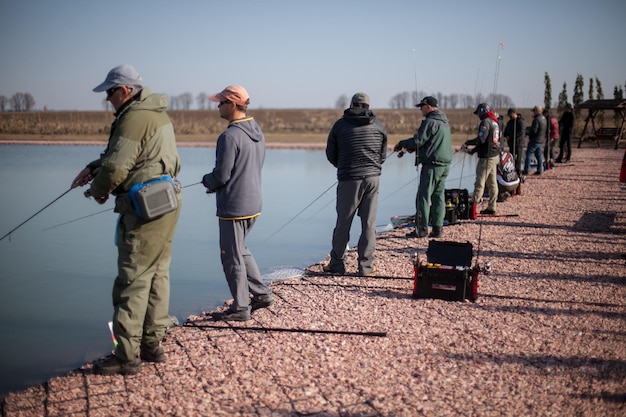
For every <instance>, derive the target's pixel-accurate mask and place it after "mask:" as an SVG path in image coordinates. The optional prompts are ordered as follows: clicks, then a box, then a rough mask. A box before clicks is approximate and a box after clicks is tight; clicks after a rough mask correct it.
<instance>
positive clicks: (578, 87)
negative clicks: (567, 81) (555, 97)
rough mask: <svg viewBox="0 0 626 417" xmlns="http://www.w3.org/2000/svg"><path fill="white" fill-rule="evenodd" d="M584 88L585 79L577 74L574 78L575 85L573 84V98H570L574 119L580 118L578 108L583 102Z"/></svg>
mask: <svg viewBox="0 0 626 417" xmlns="http://www.w3.org/2000/svg"><path fill="white" fill-rule="evenodd" d="M584 86H585V79H584V78H583V76H582V75H580V74H578V75H577V76H576V83H575V84H574V96H573V98H572V105H573V106H574V114H575V115H576V119H577V120H578V117H579V116H580V109H579V108H578V106H579V105H580V104H582V102H583V101H584V98H583V87H584Z"/></svg>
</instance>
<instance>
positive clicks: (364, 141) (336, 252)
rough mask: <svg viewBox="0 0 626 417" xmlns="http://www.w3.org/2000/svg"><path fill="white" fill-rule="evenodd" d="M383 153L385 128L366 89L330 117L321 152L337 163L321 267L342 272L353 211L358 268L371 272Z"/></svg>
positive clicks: (367, 272) (333, 162) (372, 269)
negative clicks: (331, 225)
mask: <svg viewBox="0 0 626 417" xmlns="http://www.w3.org/2000/svg"><path fill="white" fill-rule="evenodd" d="M386 155H387V131H386V130H385V126H383V124H382V123H381V122H380V121H379V120H378V119H377V118H376V116H375V115H374V113H373V112H372V110H371V109H370V98H369V97H368V95H367V94H365V93H356V94H354V95H353V96H352V100H351V102H350V107H349V108H347V109H346V110H344V112H343V117H342V118H341V119H339V120H337V121H336V122H335V124H334V125H333V127H332V128H331V130H330V132H329V133H328V140H327V142H326V158H327V159H328V162H330V163H331V164H332V165H333V166H334V167H335V168H337V180H338V182H337V206H336V209H337V221H336V223H335V229H334V230H333V237H332V249H331V251H330V261H329V263H328V264H327V265H324V266H323V269H324V271H325V272H329V273H331V274H345V273H346V265H345V256H344V255H345V251H346V247H347V245H348V241H349V240H350V226H351V225H352V219H354V216H355V214H356V215H358V216H359V217H360V218H361V237H360V238H359V243H358V245H357V273H358V274H359V275H361V276H373V275H375V274H376V268H375V267H374V251H375V248H376V213H377V212H378V194H379V179H380V174H381V171H382V165H383V163H384V162H385V158H386Z"/></svg>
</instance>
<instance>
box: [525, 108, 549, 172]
mask: <svg viewBox="0 0 626 417" xmlns="http://www.w3.org/2000/svg"><path fill="white" fill-rule="evenodd" d="M542 113H543V109H542V108H541V106H535V107H533V114H534V116H533V121H532V123H531V125H530V127H529V128H528V146H527V147H526V162H525V164H524V171H523V172H522V174H523V175H528V171H529V170H530V162H531V159H532V157H533V156H534V157H535V159H536V160H537V171H536V172H535V175H541V174H542V173H543V150H542V147H543V144H544V143H545V141H546V133H547V129H548V124H547V121H546V118H545V117H543V114H542Z"/></svg>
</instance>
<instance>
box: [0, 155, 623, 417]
mask: <svg viewBox="0 0 626 417" xmlns="http://www.w3.org/2000/svg"><path fill="white" fill-rule="evenodd" d="M574 156H575V158H574V160H573V164H569V165H566V166H558V167H557V168H556V169H553V170H550V171H548V172H546V173H544V174H543V175H541V176H532V175H531V176H529V178H528V179H527V181H526V183H525V184H524V186H523V195H521V196H516V197H514V198H511V199H509V200H508V201H506V202H505V203H502V204H499V205H498V213H499V214H508V215H512V216H502V217H490V218H486V217H481V218H479V219H478V220H476V221H463V222H461V223H460V224H457V225H453V226H449V227H446V228H444V232H445V235H444V239H445V240H451V241H457V242H466V241H469V242H471V243H472V244H473V246H474V262H479V263H480V264H483V263H485V262H490V263H491V267H492V271H491V274H489V275H484V274H482V275H481V276H480V287H479V298H478V300H477V301H476V302H469V301H465V302H451V301H443V300H438V299H414V298H412V297H411V293H412V280H411V279H410V278H411V277H412V275H413V266H412V263H411V256H412V254H413V253H414V252H415V251H417V252H418V253H420V254H422V255H424V253H425V248H426V246H427V240H425V239H421V240H417V239H407V238H405V237H404V234H405V233H406V232H407V231H408V229H396V230H393V231H391V232H387V233H385V234H383V235H381V236H380V237H379V240H378V243H377V253H376V266H377V268H378V274H379V276H377V277H371V278H360V277H356V276H351V275H346V276H339V277H337V276H324V275H323V274H321V273H320V271H321V263H320V264H316V265H312V266H310V268H309V269H310V271H311V272H310V273H309V274H308V275H307V276H305V277H302V278H299V279H292V280H287V281H277V282H274V283H272V287H273V290H274V292H275V298H276V302H275V304H274V305H273V306H271V307H270V308H269V309H265V310H260V311H258V312H255V314H254V315H253V320H252V321H250V322H246V323H215V322H212V321H211V320H210V319H209V318H208V317H207V316H206V314H205V313H201V314H199V315H197V316H191V317H189V318H188V319H187V321H186V323H185V324H184V326H181V327H178V328H176V329H174V330H173V332H172V333H171V334H170V336H169V337H168V339H167V341H166V342H165V345H164V347H165V349H166V354H167V362H166V363H164V364H157V365H154V364H144V369H143V371H142V372H141V373H140V374H139V375H135V376H127V377H123V376H110V377H103V376H96V375H94V374H93V371H92V369H93V366H92V364H86V365H84V366H83V367H81V368H80V369H77V370H75V371H72V372H70V373H69V374H67V375H63V376H60V377H57V378H53V379H51V380H49V381H48V382H47V383H45V384H43V385H41V386H35V387H32V388H30V389H27V390H25V391H23V392H17V393H12V394H10V395H9V396H8V397H7V398H6V399H5V400H4V401H3V403H2V415H3V416H92V417H93V416H112V415H114V416H305V415H306V416H343V417H356V416H394V417H397V416H624V415H626V326H625V319H626V273H625V268H624V267H625V258H624V254H625V252H626V211H625V209H624V206H625V199H626V198H625V193H624V191H625V190H626V185H625V184H622V183H619V182H618V177H619V170H620V166H621V161H622V156H623V153H622V151H621V150H618V151H615V150H612V149H595V148H586V149H575V150H574ZM355 258H356V254H355V252H354V251H350V252H349V253H348V262H347V266H348V274H350V273H351V272H352V273H354V272H355V271H356V261H355ZM294 329H295V330H297V331H290V330H294Z"/></svg>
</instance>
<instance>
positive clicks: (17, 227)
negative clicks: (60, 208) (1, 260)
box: [0, 188, 73, 241]
mask: <svg viewBox="0 0 626 417" xmlns="http://www.w3.org/2000/svg"><path fill="white" fill-rule="evenodd" d="M72 190H73V188H70V189H69V190H67V191H65V192H64V193H63V194H61V195H60V196H58V197H57V198H55V199H54V200H52V201H51V202H49V203H48V204H46V206H44V207H43V208H42V209H41V210H39V211H38V212H37V213H35V214H33V215H32V216H30V217H29V218H28V219H26V220H24V221H23V222H22V223H20V224H18V225H17V226H16V227H14V228H13V229H12V230H11V231H9V233H7V234H5V235H4V236H2V237H0V241H2V240H3V239H4V238H5V237H7V236H10V235H11V233H13V232H15V231H16V230H17V229H19V228H20V227H22V226H23V225H25V224H26V223H28V222H29V221H30V220H31V219H32V218H33V217H35V216H36V215H38V214H39V213H41V212H42V211H44V210H45V209H47V208H48V207H50V206H51V205H52V204H54V203H55V202H56V201H57V200H59V199H60V198H61V197H63V196H64V195H65V194H67V193H69V192H70V191H72ZM10 240H11V238H9V241H10Z"/></svg>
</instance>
